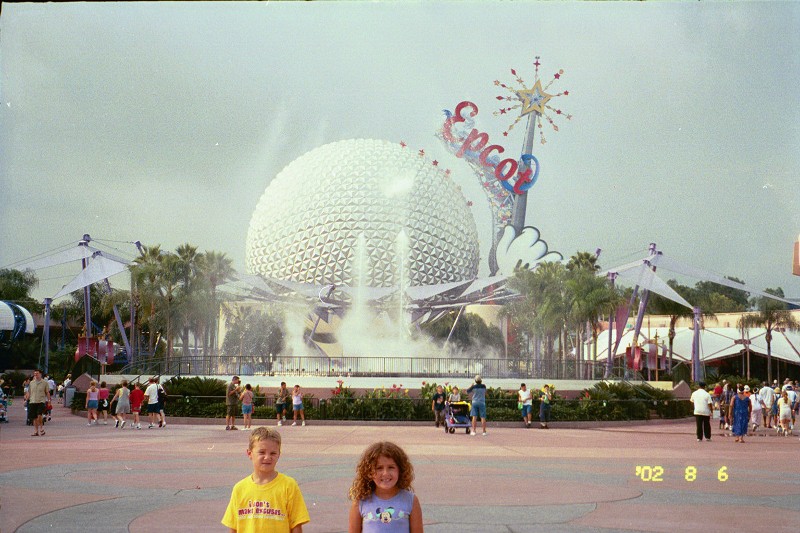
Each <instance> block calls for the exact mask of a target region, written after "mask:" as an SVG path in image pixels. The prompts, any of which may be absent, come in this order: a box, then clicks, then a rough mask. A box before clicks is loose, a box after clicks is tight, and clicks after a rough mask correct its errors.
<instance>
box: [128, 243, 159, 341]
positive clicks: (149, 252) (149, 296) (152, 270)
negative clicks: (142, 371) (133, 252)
mask: <svg viewBox="0 0 800 533" xmlns="http://www.w3.org/2000/svg"><path fill="white" fill-rule="evenodd" d="M161 260H162V252H161V245H155V246H143V247H142V253H141V255H140V256H139V257H137V258H136V259H135V260H134V264H133V265H132V266H131V267H130V270H131V274H132V275H133V278H134V281H135V283H134V285H135V287H136V289H135V291H134V295H133V300H134V302H135V303H134V305H136V307H137V308H139V309H147V310H148V314H147V317H145V316H144V314H143V313H137V316H138V317H139V324H140V326H144V324H147V326H148V337H147V348H148V352H149V353H150V354H151V355H152V353H153V349H154V344H155V335H154V334H155V325H156V302H157V301H158V300H159V299H160V298H161V297H162V296H163V293H162V291H161V287H160V286H159V284H158V278H159V275H160V273H159V270H160V269H161ZM137 329H138V328H137Z"/></svg>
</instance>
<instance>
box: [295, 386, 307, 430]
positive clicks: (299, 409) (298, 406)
mask: <svg viewBox="0 0 800 533" xmlns="http://www.w3.org/2000/svg"><path fill="white" fill-rule="evenodd" d="M298 414H299V415H300V420H301V421H302V423H303V425H304V426H305V425H306V410H305V408H304V406H303V392H302V391H301V390H300V385H295V386H294V388H293V389H292V425H293V426H296V425H297V415H298Z"/></svg>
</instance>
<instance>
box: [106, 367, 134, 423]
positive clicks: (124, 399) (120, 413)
mask: <svg viewBox="0 0 800 533" xmlns="http://www.w3.org/2000/svg"><path fill="white" fill-rule="evenodd" d="M115 401H116V402H117V409H116V411H115V412H114V418H116V419H117V422H116V423H115V424H114V427H117V428H120V429H125V423H126V420H125V415H127V414H128V413H130V412H131V391H130V389H128V380H127V379H123V380H122V383H120V386H119V388H118V389H117V392H115V393H114V398H113V399H112V400H111V403H114V402H115Z"/></svg>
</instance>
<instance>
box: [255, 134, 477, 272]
mask: <svg viewBox="0 0 800 533" xmlns="http://www.w3.org/2000/svg"><path fill="white" fill-rule="evenodd" d="M401 232H402V234H403V235H405V236H406V238H403V237H398V236H399V235H401ZM361 235H363V237H362V238H360V236H361ZM479 255H480V254H479V241H478V232H477V228H476V226H475V220H474V219H473V217H472V213H471V212H470V210H469V208H468V206H467V202H466V199H465V198H464V196H463V195H462V193H461V191H460V190H459V189H458V187H457V186H456V185H455V183H454V182H453V181H452V179H451V178H450V177H449V175H448V173H447V172H445V171H443V170H442V169H440V168H439V167H438V166H437V165H436V164H435V162H432V161H430V160H428V159H426V158H425V157H423V156H422V155H421V154H420V153H419V152H417V151H416V150H412V149H410V148H407V147H406V146H405V145H403V144H397V143H391V142H388V141H384V140H375V139H350V140H343V141H338V142H334V143H330V144H326V145H324V146H320V147H318V148H315V149H314V150H311V151H310V152H307V153H306V154H304V155H302V156H300V157H299V158H297V159H295V160H294V161H293V162H291V163H290V164H289V165H287V166H286V167H285V168H284V169H283V170H282V171H281V172H280V173H279V174H278V175H277V176H276V177H275V179H274V180H272V181H271V182H270V184H269V185H268V186H267V188H266V190H265V191H264V194H263V195H262V196H261V198H260V200H259V201H258V204H257V206H256V208H255V211H254V212H253V216H252V218H251V220H250V227H249V230H248V232H247V243H246V264H247V269H248V271H249V272H250V273H251V274H256V275H260V276H263V277H268V278H276V279H282V280H289V281H296V282H301V283H314V284H319V285H324V284H330V283H333V284H336V285H349V286H355V285H357V284H359V283H361V284H363V285H366V286H371V287H396V286H400V285H402V284H407V285H410V286H418V285H435V284H439V283H447V282H451V281H462V280H467V279H472V278H475V277H476V276H477V273H478V263H479V258H480V257H479ZM358 265H361V266H360V267H359V266H358Z"/></svg>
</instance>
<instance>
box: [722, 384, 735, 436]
mask: <svg viewBox="0 0 800 533" xmlns="http://www.w3.org/2000/svg"><path fill="white" fill-rule="evenodd" d="M722 383H723V385H722V398H721V399H720V403H722V404H723V405H724V406H725V409H724V410H723V412H724V415H725V416H723V417H720V429H731V424H732V423H733V422H732V421H731V402H732V401H733V397H734V396H736V390H735V387H734V386H733V385H731V384H730V383H728V382H727V381H723V382H722Z"/></svg>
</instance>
